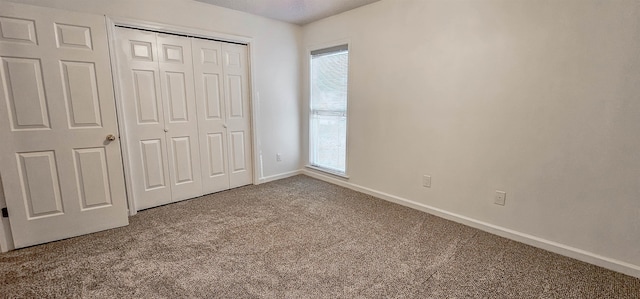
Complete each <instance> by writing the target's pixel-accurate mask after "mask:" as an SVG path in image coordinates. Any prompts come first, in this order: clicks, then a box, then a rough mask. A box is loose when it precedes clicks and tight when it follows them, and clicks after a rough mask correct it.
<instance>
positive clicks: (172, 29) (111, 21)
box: [106, 16, 262, 216]
mask: <svg viewBox="0 0 640 299" xmlns="http://www.w3.org/2000/svg"><path fill="white" fill-rule="evenodd" d="M106 21H107V38H108V41H109V55H110V58H111V76H112V77H113V89H114V93H115V100H116V115H117V120H118V123H119V124H121V125H119V126H118V129H119V132H118V134H119V136H120V146H121V148H120V150H121V152H122V160H123V161H122V162H123V166H124V181H125V189H126V193H127V195H126V196H127V203H128V207H129V216H133V215H135V214H136V213H137V210H136V206H135V201H134V200H133V198H132V197H131V194H133V189H132V184H133V183H132V181H131V172H130V169H131V168H130V166H131V165H130V160H129V154H128V153H129V144H127V127H126V126H125V119H124V115H123V113H122V112H123V111H124V102H123V99H122V87H121V83H120V76H119V74H120V69H119V67H118V60H117V55H116V49H117V48H116V37H117V34H116V26H118V25H119V26H126V27H130V28H133V29H142V30H153V31H161V32H166V33H169V34H171V33H173V34H179V35H186V36H192V37H202V38H208V39H215V40H219V41H228V42H233V43H241V44H246V45H247V52H248V57H247V60H248V62H249V63H248V68H249V69H248V71H249V76H248V80H249V93H248V94H249V110H250V111H251V113H250V123H251V152H252V153H251V158H252V159H251V164H252V165H253V174H252V176H251V177H252V184H254V185H258V184H259V183H260V179H259V176H258V175H259V174H260V173H262V163H260V161H261V159H260V153H261V146H260V143H259V140H260V138H259V132H258V129H257V126H256V124H257V123H258V116H259V113H258V108H259V98H258V93H257V92H256V90H257V89H256V87H255V86H256V81H255V77H254V73H255V71H254V70H255V64H254V56H255V54H254V50H253V49H254V48H255V46H256V43H255V40H254V39H253V38H252V37H247V36H240V35H232V34H226V33H220V32H215V31H208V30H202V29H197V28H190V27H182V26H175V25H168V24H161V23H155V22H148V21H142V20H136V19H129V18H122V17H115V16H106ZM254 93H255V94H254Z"/></svg>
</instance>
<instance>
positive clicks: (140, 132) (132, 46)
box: [111, 21, 258, 215]
mask: <svg viewBox="0 0 640 299" xmlns="http://www.w3.org/2000/svg"><path fill="white" fill-rule="evenodd" d="M132 23H134V22H133V21H128V22H123V21H115V22H114V21H112V25H113V26H111V28H112V31H111V48H112V51H111V56H112V66H113V67H112V69H113V73H114V76H113V78H114V85H115V86H116V94H117V96H116V98H117V103H118V119H119V123H120V128H119V129H120V135H121V137H120V138H121V141H122V142H121V144H122V153H123V160H124V168H125V181H126V185H127V188H126V189H127V197H128V200H129V212H130V215H134V214H135V213H136V212H137V211H139V210H142V209H147V208H151V207H156V206H160V205H164V204H167V203H172V202H177V201H181V200H186V199H190V198H195V197H198V196H202V195H205V194H210V193H215V192H219V191H223V190H228V189H231V188H235V187H240V186H244V185H249V184H253V183H254V182H256V179H255V173H256V171H254V168H255V162H254V161H257V160H258V159H256V158H255V153H256V152H258V151H257V149H256V148H255V147H254V145H255V144H256V143H255V142H254V140H255V139H256V136H255V134H254V133H253V132H254V130H253V129H252V125H253V121H252V120H253V112H252V109H251V107H252V101H251V91H250V90H251V88H250V56H249V46H250V41H230V40H234V38H233V37H230V38H229V39H227V36H224V37H223V38H213V37H211V36H215V35H213V34H207V33H206V32H202V31H199V30H195V29H194V32H190V31H188V30H185V29H184V28H172V27H171V26H166V25H161V24H149V23H144V24H141V27H138V26H136V25H135V24H132Z"/></svg>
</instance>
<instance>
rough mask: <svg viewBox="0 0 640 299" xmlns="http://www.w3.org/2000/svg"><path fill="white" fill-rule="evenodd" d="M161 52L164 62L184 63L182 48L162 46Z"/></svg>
mask: <svg viewBox="0 0 640 299" xmlns="http://www.w3.org/2000/svg"><path fill="white" fill-rule="evenodd" d="M162 50H163V51H164V60H165V61H166V62H179V63H182V62H183V61H184V59H183V56H182V47H180V46H173V45H163V46H162Z"/></svg>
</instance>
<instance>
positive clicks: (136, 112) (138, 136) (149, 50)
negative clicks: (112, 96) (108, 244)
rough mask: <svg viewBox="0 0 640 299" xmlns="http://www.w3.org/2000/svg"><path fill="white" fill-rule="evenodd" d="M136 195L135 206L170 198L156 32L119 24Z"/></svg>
mask: <svg viewBox="0 0 640 299" xmlns="http://www.w3.org/2000/svg"><path fill="white" fill-rule="evenodd" d="M116 35H117V42H116V44H117V49H116V55H117V59H118V66H119V67H118V69H119V77H120V80H121V81H120V82H121V84H120V85H121V95H122V101H123V103H124V111H123V113H124V119H125V127H126V130H127V134H126V135H127V145H128V157H129V168H130V175H131V178H130V179H131V183H132V185H131V189H132V191H133V194H132V197H133V199H134V200H135V206H136V209H137V210H142V209H146V208H150V207H155V206H159V205H163V204H166V203H169V202H171V198H172V194H171V186H170V180H169V178H170V175H169V165H168V163H167V161H168V159H167V158H168V155H167V150H166V149H167V142H166V141H167V139H166V137H165V132H164V130H165V114H164V113H163V111H164V110H165V109H164V107H163V106H164V105H163V102H162V97H161V95H162V91H161V80H160V70H159V67H158V58H159V55H158V50H157V47H156V34H155V33H150V32H144V31H139V30H133V29H126V28H117V29H116Z"/></svg>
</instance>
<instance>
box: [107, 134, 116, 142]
mask: <svg viewBox="0 0 640 299" xmlns="http://www.w3.org/2000/svg"><path fill="white" fill-rule="evenodd" d="M107 140H109V141H114V140H116V136H114V135H113V134H109V135H107Z"/></svg>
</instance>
